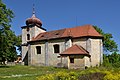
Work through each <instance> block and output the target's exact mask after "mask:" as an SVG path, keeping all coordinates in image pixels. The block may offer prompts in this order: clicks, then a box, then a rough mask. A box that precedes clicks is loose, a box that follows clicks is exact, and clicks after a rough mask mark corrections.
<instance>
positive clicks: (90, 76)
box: [0, 65, 120, 80]
mask: <svg viewBox="0 0 120 80" xmlns="http://www.w3.org/2000/svg"><path fill="white" fill-rule="evenodd" d="M0 80H120V69H119V68H105V67H99V68H98V67H95V68H88V69H86V70H79V69H76V70H74V69H63V68H54V67H35V66H20V65H17V66H0Z"/></svg>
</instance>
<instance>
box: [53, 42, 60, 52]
mask: <svg viewBox="0 0 120 80" xmlns="http://www.w3.org/2000/svg"><path fill="white" fill-rule="evenodd" d="M59 52H60V50H59V45H58V44H56V45H54V53H59Z"/></svg>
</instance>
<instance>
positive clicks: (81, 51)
mask: <svg viewBox="0 0 120 80" xmlns="http://www.w3.org/2000/svg"><path fill="white" fill-rule="evenodd" d="M71 54H80V55H89V52H88V51H86V50H85V49H84V48H83V47H81V46H78V45H76V44H75V45H73V46H72V47H70V48H68V49H67V50H65V51H63V52H62V53H60V55H71Z"/></svg>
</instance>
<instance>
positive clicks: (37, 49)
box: [36, 46, 41, 54]
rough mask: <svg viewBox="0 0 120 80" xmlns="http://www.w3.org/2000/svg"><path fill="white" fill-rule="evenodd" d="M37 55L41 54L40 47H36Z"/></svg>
mask: <svg viewBox="0 0 120 80" xmlns="http://www.w3.org/2000/svg"><path fill="white" fill-rule="evenodd" d="M36 51H37V54H41V46H36Z"/></svg>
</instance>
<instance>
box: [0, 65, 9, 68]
mask: <svg viewBox="0 0 120 80" xmlns="http://www.w3.org/2000/svg"><path fill="white" fill-rule="evenodd" d="M0 68H10V66H6V65H0Z"/></svg>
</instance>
